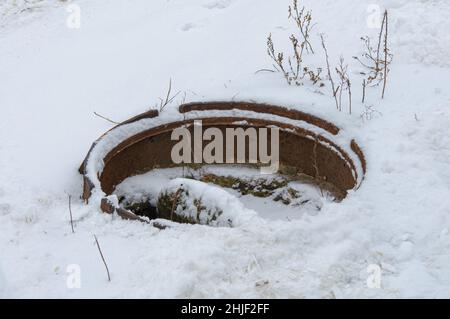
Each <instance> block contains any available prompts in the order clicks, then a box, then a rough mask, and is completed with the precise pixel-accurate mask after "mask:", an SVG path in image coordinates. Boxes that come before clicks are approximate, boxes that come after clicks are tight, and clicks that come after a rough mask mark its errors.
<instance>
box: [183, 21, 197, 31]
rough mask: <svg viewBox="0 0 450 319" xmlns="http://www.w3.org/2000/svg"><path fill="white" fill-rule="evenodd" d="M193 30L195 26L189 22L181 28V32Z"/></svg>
mask: <svg viewBox="0 0 450 319" xmlns="http://www.w3.org/2000/svg"><path fill="white" fill-rule="evenodd" d="M195 28H197V25H196V24H195V23H191V22H188V23H186V24H184V25H183V26H181V30H182V31H189V30H192V29H195Z"/></svg>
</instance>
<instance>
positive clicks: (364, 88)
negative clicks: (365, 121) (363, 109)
mask: <svg viewBox="0 0 450 319" xmlns="http://www.w3.org/2000/svg"><path fill="white" fill-rule="evenodd" d="M362 87H363V96H362V101H361V103H364V101H365V100H366V79H364V80H363V83H362Z"/></svg>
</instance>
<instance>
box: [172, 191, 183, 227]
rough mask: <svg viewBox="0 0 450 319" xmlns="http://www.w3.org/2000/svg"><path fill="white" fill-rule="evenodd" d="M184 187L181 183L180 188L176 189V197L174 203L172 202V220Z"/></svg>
mask: <svg viewBox="0 0 450 319" xmlns="http://www.w3.org/2000/svg"><path fill="white" fill-rule="evenodd" d="M182 187H183V185H181V186H180V188H178V190H177V191H176V193H175V198H174V200H173V203H172V210H171V211H170V220H172V221H173V213H174V211H175V207H176V204H177V202H178V198H179V197H180V193H181V191H182V190H183V189H182Z"/></svg>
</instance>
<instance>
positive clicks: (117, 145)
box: [79, 102, 366, 226]
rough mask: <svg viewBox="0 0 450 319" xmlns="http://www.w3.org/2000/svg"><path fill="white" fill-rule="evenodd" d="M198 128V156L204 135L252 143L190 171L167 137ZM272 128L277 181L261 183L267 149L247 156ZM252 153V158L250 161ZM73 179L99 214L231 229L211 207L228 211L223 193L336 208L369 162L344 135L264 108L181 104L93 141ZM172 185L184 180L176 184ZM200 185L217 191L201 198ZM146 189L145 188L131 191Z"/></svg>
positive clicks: (193, 143) (293, 113) (307, 118)
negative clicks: (325, 201)
mask: <svg viewBox="0 0 450 319" xmlns="http://www.w3.org/2000/svg"><path fill="white" fill-rule="evenodd" d="M198 123H201V126H202V128H201V129H202V131H201V134H202V137H203V138H202V139H200V140H197V139H194V138H190V139H187V140H186V141H188V142H187V143H188V144H189V147H188V149H189V150H190V151H191V152H195V151H196V150H198V149H200V153H202V151H203V150H204V149H205V148H206V147H208V145H211V141H212V140H213V139H212V136H209V139H208V138H206V139H205V138H204V137H205V136H204V135H203V132H206V131H207V130H208V129H213V131H214V132H215V133H216V134H218V135H220V134H222V136H225V137H227V132H228V131H229V130H231V129H233V130H234V131H238V130H240V132H248V131H249V129H255V130H254V131H255V132H256V133H255V134H256V135H255V134H254V135H250V134H249V135H245V141H247V142H248V143H247V144H245V146H244V147H243V148H241V149H239V145H238V143H235V144H232V146H231V149H230V146H229V144H227V143H225V142H224V141H222V143H219V144H215V146H216V149H215V151H214V152H213V153H217V150H218V149H219V148H220V151H221V153H222V154H225V156H227V157H226V158H224V160H223V161H222V162H220V161H217V162H211V161H208V160H205V159H203V158H201V157H200V158H196V157H195V155H193V156H189V158H191V159H192V160H193V162H192V163H185V162H181V163H180V162H179V161H174V158H173V150H174V148H176V147H177V145H178V147H179V145H180V141H179V140H177V139H173V132H174V130H177V129H184V131H185V132H187V133H189V134H188V135H189V136H196V134H197V133H198V132H197V131H196V130H197V129H198V128H197V126H198ZM262 128H266V130H265V131H264V130H261V129H262ZM267 128H270V129H271V130H267ZM274 128H276V129H277V138H278V139H277V152H278V156H277V168H278V174H277V175H276V176H275V177H274V176H273V175H271V176H268V175H265V174H262V175H261V174H260V176H258V175H257V174H255V172H256V171H258V169H259V171H258V172H261V171H262V172H264V165H265V162H264V159H263V158H262V156H261V154H262V153H260V151H261V149H262V148H264V146H263V145H262V144H258V143H256V146H255V148H254V149H252V146H251V143H250V140H251V139H252V138H253V139H256V140H259V141H261V140H263V139H266V140H268V141H269V140H271V138H272V137H273V136H274V133H273V130H272V129H274ZM210 131H211V130H210ZM233 138H234V137H233ZM266 147H267V149H266V150H265V152H266V153H267V154H269V152H271V151H274V147H273V146H271V145H268V146H266ZM252 151H256V154H257V155H256V156H253V157H252V156H251V154H252ZM230 154H231V156H230ZM183 155H185V154H183ZM189 155H191V154H189ZM230 168H232V169H231V171H232V173H230ZM242 169H243V170H245V172H247V173H243V171H240V170H242ZM79 171H80V173H81V174H82V175H83V181H84V186H83V199H84V200H85V201H86V202H89V203H90V204H94V205H100V207H101V210H102V211H103V212H105V213H110V214H112V213H117V214H118V215H119V216H121V217H122V218H125V219H138V220H142V221H148V219H155V218H164V219H172V220H173V221H177V222H187V223H195V222H199V223H203V224H212V225H219V226H221V225H224V224H227V223H229V225H230V226H232V224H233V223H232V221H231V220H230V218H228V217H229V216H227V215H226V214H223V216H221V214H222V213H223V211H222V208H221V206H220V205H218V206H214V205H213V204H211V201H214V198H215V199H216V201H218V202H221V201H222V202H226V203H228V204H230V202H231V203H232V205H234V204H233V203H234V201H233V200H232V198H231V197H228V195H227V193H226V192H224V191H223V190H222V189H223V188H227V189H230V190H231V191H234V192H237V193H239V194H240V195H242V196H246V195H252V196H255V197H260V198H267V197H271V199H272V200H274V201H277V202H281V203H283V204H286V205H288V204H291V203H293V202H294V203H296V204H298V207H300V206H302V205H305V204H311V205H314V203H315V201H314V198H306V199H305V197H303V198H302V196H300V195H298V194H299V193H302V192H305V193H308V187H315V188H316V189H319V190H320V192H321V194H322V195H323V194H328V196H332V197H333V199H334V200H337V201H340V200H342V199H343V198H345V196H346V195H347V192H348V191H349V190H351V189H355V188H357V187H359V185H360V184H361V182H362V180H363V177H364V174H365V171H366V163H365V160H364V155H363V153H362V151H361V149H360V147H359V146H358V144H357V143H356V142H355V140H353V139H352V138H351V137H348V134H346V133H345V132H344V131H343V129H342V128H339V127H337V126H336V125H334V124H333V123H330V122H328V121H326V120H323V119H321V118H318V117H316V116H313V115H310V114H307V113H304V112H301V111H298V110H292V109H287V108H284V107H280V106H274V105H267V104H257V103H247V102H206V103H205V102H202V103H188V104H183V105H181V106H180V107H179V109H178V111H177V112H167V113H166V112H162V113H161V114H159V113H158V111H155V110H151V111H149V112H146V113H142V114H140V115H138V116H136V117H133V118H131V119H129V120H127V121H125V122H123V123H121V124H119V125H117V126H116V127H114V128H113V129H111V130H109V131H108V132H106V133H105V134H104V135H103V136H101V137H100V138H99V139H98V140H97V141H95V142H94V143H93V145H92V146H91V149H90V150H89V153H88V154H87V156H86V158H85V160H84V161H83V163H82V165H81V167H80V170H79ZM164 172H165V173H164ZM224 172H228V173H224ZM161 176H163V177H164V178H163V179H161ZM176 177H181V178H182V179H179V178H178V179H173V178H176ZM142 181H145V183H148V184H153V185H154V187H153V189H152V187H149V188H148V191H147V192H146V189H145V183H142ZM204 183H208V184H215V185H218V186H220V187H221V188H222V189H221V188H218V187H216V188H212V189H207V190H206V191H205V188H204V187H203V185H204ZM143 184H144V187H138V186H142V185H143ZM163 184H164V185H163ZM166 184H167V185H166ZM299 185H300V189H299V188H298V187H299ZM301 185H308V186H301ZM163 186H164V187H163ZM302 187H303V188H302ZM305 187H306V188H305ZM237 202H239V201H237ZM189 204H190V205H191V206H193V207H194V211H192V212H189V214H188V215H183V214H182V213H181V214H180V210H181V211H182V210H183V209H185V210H186V209H187V210H189V208H188V207H187V206H189ZM211 205H212V206H211ZM236 205H239V203H236ZM239 209H243V210H245V209H244V208H242V207H241V206H239V207H234V208H233V209H232V210H235V211H236V210H239ZM299 209H300V208H299ZM200 213H201V214H202V217H201V216H200V215H201V214H200ZM141 216H145V217H148V218H142V217H141ZM231 217H233V216H231Z"/></svg>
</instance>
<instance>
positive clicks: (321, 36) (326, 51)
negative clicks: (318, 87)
mask: <svg viewBox="0 0 450 319" xmlns="http://www.w3.org/2000/svg"><path fill="white" fill-rule="evenodd" d="M320 39H321V40H322V47H323V50H324V51H325V58H326V62H327V72H328V79H329V80H330V83H331V89H332V90H333V97H334V101H335V103H336V109H338V110H339V103H338V100H337V97H336V94H337V90H336V88H335V85H334V81H333V77H332V76H331V70H330V61H329V57H328V50H327V47H326V45H325V40H324V38H323V34H321V35H320Z"/></svg>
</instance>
